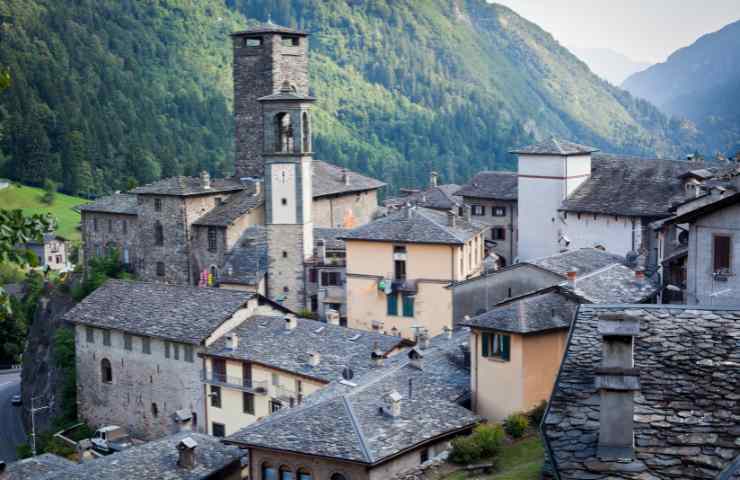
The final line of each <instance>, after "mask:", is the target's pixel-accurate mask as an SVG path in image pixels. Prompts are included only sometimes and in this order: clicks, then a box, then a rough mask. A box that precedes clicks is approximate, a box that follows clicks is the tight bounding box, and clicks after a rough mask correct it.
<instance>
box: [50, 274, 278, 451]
mask: <svg viewBox="0 0 740 480" xmlns="http://www.w3.org/2000/svg"><path fill="white" fill-rule="evenodd" d="M258 313H263V314H270V313H278V314H284V313H287V311H286V310H285V309H283V308H282V307H279V306H278V305H277V304H274V303H272V302H269V301H268V300H266V299H264V298H263V297H260V296H258V295H256V294H252V293H248V292H241V291H233V290H225V289H214V288H197V287H186V286H174V285H164V284H157V283H148V282H126V281H120V280H109V281H107V282H106V283H105V284H104V285H103V286H101V287H99V288H98V289H97V290H95V291H94V292H93V293H91V294H90V295H89V296H87V297H86V298H85V299H84V300H82V301H81V302H80V303H79V304H77V305H76V306H75V307H74V308H73V309H72V310H70V311H69V312H67V314H65V316H64V319H65V320H66V321H68V322H70V323H72V324H73V325H74V326H75V358H76V372H77V402H78V412H79V416H80V418H81V419H83V420H84V421H86V422H87V423H88V424H89V425H92V426H101V425H109V424H113V425H119V426H122V427H124V428H126V429H127V430H128V431H129V432H131V433H132V434H133V435H135V436H137V437H139V438H144V439H151V438H158V437H161V436H163V435H168V434H171V433H173V432H177V431H179V429H180V428H181V426H182V423H183V422H188V423H190V424H192V426H193V429H194V430H196V431H201V432H204V431H205V430H206V428H205V425H204V423H205V418H206V416H205V404H206V397H205V395H204V391H203V386H202V383H201V375H202V370H203V360H202V358H200V357H201V355H202V354H204V353H205V351H206V349H207V347H208V346H209V345H211V344H213V343H214V342H216V341H217V340H218V339H219V338H220V337H221V336H223V335H225V334H226V333H227V332H229V331H230V330H232V329H233V328H235V327H237V326H238V325H239V324H241V323H242V322H244V321H245V320H246V319H247V318H249V317H250V316H252V315H254V314H258Z"/></svg>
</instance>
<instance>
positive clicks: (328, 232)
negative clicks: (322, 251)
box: [313, 227, 349, 251]
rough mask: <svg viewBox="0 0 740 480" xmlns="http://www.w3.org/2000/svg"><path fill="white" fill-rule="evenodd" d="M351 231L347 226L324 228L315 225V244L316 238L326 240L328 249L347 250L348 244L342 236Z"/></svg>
mask: <svg viewBox="0 0 740 480" xmlns="http://www.w3.org/2000/svg"><path fill="white" fill-rule="evenodd" d="M347 232H349V229H347V228H323V227H314V229H313V241H314V245H315V244H316V240H324V242H325V243H324V245H326V249H327V250H335V251H336V250H345V249H346V246H345V244H344V241H343V240H341V237H342V236H343V235H345V234H346V233H347Z"/></svg>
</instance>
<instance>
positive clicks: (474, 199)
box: [456, 171, 519, 268]
mask: <svg viewBox="0 0 740 480" xmlns="http://www.w3.org/2000/svg"><path fill="white" fill-rule="evenodd" d="M517 188H518V179H517V174H516V172H503V171H500V172H493V171H485V172H479V173H477V174H476V175H475V176H474V177H473V178H472V179H471V180H470V182H468V183H467V184H465V185H463V186H462V188H460V190H458V191H457V193H456V195H459V196H461V197H462V198H463V202H464V203H465V205H467V206H468V207H469V208H470V209H471V215H472V216H473V217H474V218H475V220H477V221H478V222H481V223H485V224H487V225H490V227H491V228H490V230H489V235H488V237H487V238H486V240H487V243H488V244H489V245H490V249H491V251H493V252H494V253H495V254H496V256H497V260H498V261H497V268H503V267H506V266H507V265H511V264H514V263H516V261H517V260H518V258H517V257H518V253H517V243H518V240H517V234H518V230H517V222H518V218H519V212H518V211H517V197H518V194H517V191H518V190H517Z"/></svg>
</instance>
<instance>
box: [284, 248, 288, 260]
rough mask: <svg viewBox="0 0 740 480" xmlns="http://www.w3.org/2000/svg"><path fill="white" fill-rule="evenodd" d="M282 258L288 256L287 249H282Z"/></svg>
mask: <svg viewBox="0 0 740 480" xmlns="http://www.w3.org/2000/svg"><path fill="white" fill-rule="evenodd" d="M283 258H288V251H287V250H283Z"/></svg>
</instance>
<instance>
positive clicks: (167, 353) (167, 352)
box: [164, 342, 170, 358]
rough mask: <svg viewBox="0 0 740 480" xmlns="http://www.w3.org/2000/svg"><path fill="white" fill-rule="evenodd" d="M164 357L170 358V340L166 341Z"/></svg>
mask: <svg viewBox="0 0 740 480" xmlns="http://www.w3.org/2000/svg"><path fill="white" fill-rule="evenodd" d="M164 358H170V342H164Z"/></svg>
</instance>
